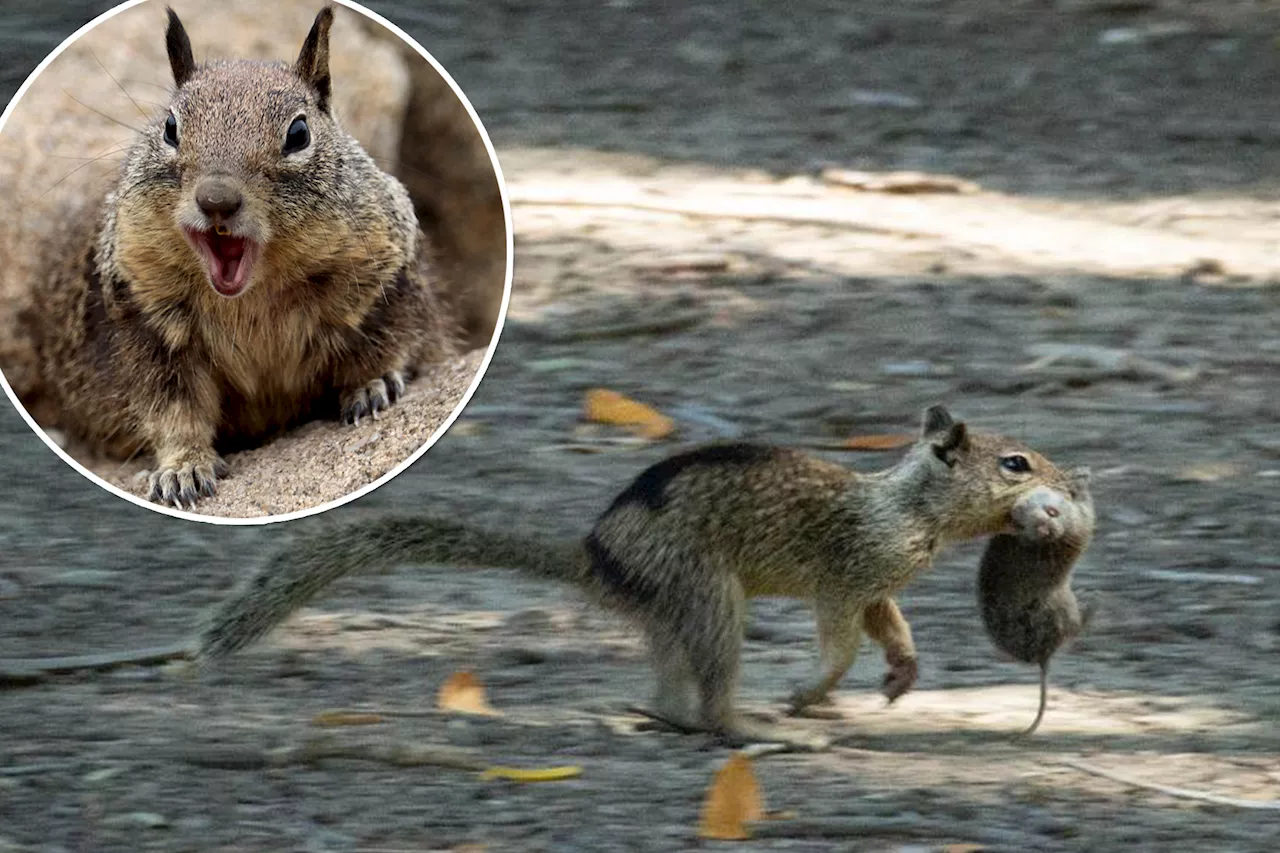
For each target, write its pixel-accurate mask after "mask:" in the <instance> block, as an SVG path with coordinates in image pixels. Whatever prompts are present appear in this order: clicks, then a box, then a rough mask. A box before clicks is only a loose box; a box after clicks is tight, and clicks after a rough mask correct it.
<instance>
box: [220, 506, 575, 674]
mask: <svg viewBox="0 0 1280 853" xmlns="http://www.w3.org/2000/svg"><path fill="white" fill-rule="evenodd" d="M412 563H437V564H445V565H450V566H469V567H494V568H511V569H518V570H520V571H523V572H527V573H529V574H532V575H535V576H538V577H544V578H547V579H549V580H559V581H565V582H568V583H581V582H582V581H583V580H584V579H585V578H586V573H587V561H586V557H585V554H584V552H583V549H582V546H581V544H579V543H576V542H556V541H544V540H541V539H538V538H536V537H528V536H523V537H522V536H514V535H510V534H506V533H498V532H494V531H487V530H479V529H477V528H474V527H467V526H465V525H461V524H455V523H453V522H449V521H443V520H441V519H434V518H408V517H402V518H382V519H378V520H371V521H367V522H360V523H358V524H353V525H350V526H347V527H341V528H338V529H337V530H332V531H328V532H325V533H323V534H321V535H319V536H316V537H314V538H311V539H309V540H307V541H304V542H301V543H299V544H298V545H296V546H295V547H292V548H289V549H287V550H284V551H281V552H280V553H278V554H276V555H275V556H273V557H271V558H270V559H269V560H268V561H267V563H266V565H264V566H263V567H262V568H261V569H259V570H258V571H257V572H256V573H255V574H254V575H253V576H252V577H250V578H249V580H248V581H247V582H246V583H244V584H243V585H241V587H240V588H239V589H238V590H236V591H235V592H233V593H232V594H231V595H230V596H229V597H228V598H227V600H226V601H224V602H222V604H220V605H218V607H217V608H216V609H215V610H214V611H213V613H212V614H211V615H210V616H209V618H208V620H207V622H206V623H205V625H204V626H203V628H202V629H201V632H200V634H199V636H198V637H197V639H196V647H197V650H196V652H195V656H196V658H197V659H209V658H220V657H225V656H226V655H229V654H232V653H233V652H235V651H237V650H239V649H242V648H244V647H245V646H248V645H249V644H251V643H253V642H254V641H255V640H257V639H258V638H260V637H262V636H263V635H265V634H267V633H268V632H270V631H271V630H272V629H273V628H275V627H276V626H277V625H279V624H280V623H281V622H284V621H285V619H287V618H288V617H289V615H290V614H291V613H293V612H294V611H295V610H297V609H299V608H300V607H302V606H303V605H305V604H306V603H307V602H309V601H311V600H312V599H314V598H315V597H316V596H318V595H319V594H320V593H321V592H323V591H324V590H325V588H326V587H328V586H329V584H331V583H333V582H334V581H336V580H338V579H339V578H341V577H343V576H345V575H350V574H357V573H364V572H377V571H385V570H388V569H394V568H396V567H397V566H400V565H404V564H412Z"/></svg>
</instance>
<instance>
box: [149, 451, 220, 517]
mask: <svg viewBox="0 0 1280 853" xmlns="http://www.w3.org/2000/svg"><path fill="white" fill-rule="evenodd" d="M226 473H227V463H226V462H224V461H223V459H222V457H220V456H215V457H214V458H213V461H212V462H209V463H206V464H197V463H186V464H184V465H179V466H177V467H173V468H162V469H161V470H159V471H154V472H152V474H151V476H150V478H149V481H148V482H149V488H148V491H147V500H150V501H153V502H155V503H158V504H163V505H165V506H172V507H174V508H175V509H181V510H187V511H191V510H194V509H195V506H196V502H197V501H199V500H200V498H201V497H213V496H214V495H215V494H217V492H218V478H219V477H221V476H225V475H226Z"/></svg>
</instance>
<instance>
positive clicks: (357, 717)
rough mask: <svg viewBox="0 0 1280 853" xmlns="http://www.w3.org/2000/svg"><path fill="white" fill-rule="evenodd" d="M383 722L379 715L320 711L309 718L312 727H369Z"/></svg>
mask: <svg viewBox="0 0 1280 853" xmlns="http://www.w3.org/2000/svg"><path fill="white" fill-rule="evenodd" d="M381 722H383V718H382V715H381V714H362V713H359V712H356V711H321V712H320V713H319V714H316V715H315V716H314V717H312V718H311V725H313V726H325V727H328V726H371V725H373V724H375V723H381Z"/></svg>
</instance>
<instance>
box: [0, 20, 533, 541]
mask: <svg viewBox="0 0 1280 853" xmlns="http://www.w3.org/2000/svg"><path fill="white" fill-rule="evenodd" d="M0 196H3V197H4V198H6V199H8V200H9V203H8V205H7V206H6V210H7V213H5V214H3V215H0V369H2V370H3V375H4V379H5V390H6V391H7V392H8V393H9V396H10V397H11V398H12V399H13V401H14V402H15V404H17V405H18V406H19V408H20V410H21V411H22V412H23V414H24V417H26V419H27V421H28V423H30V424H31V426H32V427H33V429H35V430H36V432H37V433H38V434H40V435H41V436H42V437H43V438H44V439H45V441H46V442H47V443H48V444H49V446H50V447H52V448H53V449H54V450H55V451H56V452H57V453H58V454H59V455H61V456H62V457H63V458H64V459H65V460H66V461H67V462H68V463H69V464H71V465H73V466H75V467H76V468H77V469H79V470H80V471H81V472H82V473H84V474H85V475H86V476H88V477H90V478H92V479H94V480H95V481H97V482H98V483H99V484H100V485H102V486H104V487H105V488H107V489H109V490H110V491H112V492H114V493H116V494H118V495H120V496H122V497H126V498H128V499H130V500H132V501H134V502H136V503H139V504H143V505H146V506H150V507H153V508H158V509H163V510H164V511H166V512H170V513H172V514H177V515H181V516H184V517H188V518H199V519H202V520H207V521H217V522H223V523H261V522H264V521H275V520H283V519H287V518H294V517H298V516H300V515H305V514H309V513H311V512H316V511H319V510H322V509H327V508H329V507H332V506H336V505H338V504H340V503H342V502H344V501H346V500H349V499H351V498H353V497H356V496H358V495H360V494H362V493H363V492H365V491H368V490H370V489H372V488H375V487H376V486H377V485H379V484H380V483H382V482H385V481H386V480H387V479H389V478H390V477H392V476H394V474H395V473H397V472H398V471H399V470H401V469H403V468H404V467H407V466H408V464H409V463H411V462H412V461H413V460H414V459H416V458H417V457H418V456H419V455H421V454H422V453H423V452H425V451H426V449H427V448H429V447H430V446H431V444H432V443H433V442H434V441H435V439H436V438H438V437H439V436H440V435H441V434H442V433H443V432H444V430H445V429H447V427H448V425H449V424H450V423H452V421H453V419H454V418H455V417H456V416H457V414H458V413H459V412H460V411H461V409H462V407H463V406H464V405H465V404H466V401H467V400H468V399H469V398H470V396H471V393H472V392H473V391H474V390H475V387H476V385H477V384H478V383H479V381H480V378H481V376H482V375H483V373H484V370H485V368H486V367H487V365H488V361H489V358H490V357H491V356H492V353H493V349H494V347H495V346H496V343H497V337H498V333H499V331H500V329H501V324H502V317H503V314H504V312H505V310H506V302H507V294H508V292H509V289H510V284H511V246H512V241H511V225H510V210H509V206H508V205H507V202H506V198H505V190H504V187H503V183H502V175H501V171H500V169H499V166H498V162H497V159H496V157H495V155H494V152H493V146H492V145H491V143H490V142H489V138H488V136H487V135H486V133H485V131H484V128H483V127H482V125H481V124H480V121H479V119H478V117H477V116H476V115H475V112H474V110H473V109H472V108H471V105H470V104H469V103H468V102H467V100H466V98H465V96H464V95H463V93H462V91H461V90H460V89H458V87H457V85H456V84H455V83H454V82H453V80H452V79H451V78H450V77H449V76H448V74H447V73H446V72H445V71H444V69H443V68H441V67H440V65H439V64H438V63H436V61H435V60H434V59H432V58H431V56H430V55H429V54H428V53H427V52H426V51H425V50H424V49H423V48H422V47H421V46H419V45H417V44H416V43H414V42H413V41H412V40H411V39H409V38H408V36H406V35H405V34H404V33H402V32H401V31H399V30H398V29H397V28H396V27H395V26H394V25H393V24H391V23H389V22H388V21H386V20H384V19H382V18H380V17H379V16H377V15H375V14H373V13H372V12H369V11H367V10H365V9H363V8H361V7H359V6H357V5H355V4H354V3H349V2H347V0H340V5H332V4H329V5H322V4H321V3H319V2H314V0H273V2H271V3H262V2H261V0H225V2H219V3H216V4H210V3H204V2H197V0H172V3H171V8H169V7H166V6H165V5H164V4H163V3H161V2H157V0H138V2H134V3H126V4H124V5H122V6H120V7H117V8H116V9H114V10H112V11H111V12H108V13H107V14H105V15H103V16H102V17H101V18H99V19H97V20H95V21H93V22H92V23H90V24H89V25H87V26H86V27H85V28H83V29H82V30H81V31H80V32H79V33H77V34H76V35H75V36H73V37H72V38H71V39H68V40H67V42H65V43H64V44H63V45H62V46H61V47H59V48H58V50H56V51H54V53H53V54H51V55H50V56H49V57H48V58H47V59H46V60H45V61H44V62H43V63H42V64H41V65H40V67H39V68H38V69H37V70H36V72H35V73H34V74H32V75H31V77H30V78H28V80H27V81H26V83H25V84H24V85H23V86H22V88H21V89H19V91H18V95H17V97H15V98H14V100H13V102H12V103H10V104H9V106H8V108H7V109H6V110H5V112H4V117H3V119H2V120H0Z"/></svg>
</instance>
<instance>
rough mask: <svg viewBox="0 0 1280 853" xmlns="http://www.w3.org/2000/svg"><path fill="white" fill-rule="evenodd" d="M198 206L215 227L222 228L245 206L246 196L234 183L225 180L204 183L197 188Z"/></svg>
mask: <svg viewBox="0 0 1280 853" xmlns="http://www.w3.org/2000/svg"><path fill="white" fill-rule="evenodd" d="M196 205H197V206H199V208H200V210H201V211H202V212H203V213H204V215H205V216H207V217H209V218H210V219H211V220H213V223H214V227H215V228H217V227H220V226H222V223H223V220H226V219H230V218H231V217H232V216H235V215H236V213H237V212H239V210H240V208H241V207H243V206H244V195H243V194H242V193H241V192H240V190H239V189H238V188H237V187H236V186H235V185H234V184H232V183H230V182H228V181H223V180H216V179H214V180H207V181H202V182H201V183H200V184H198V185H197V186H196Z"/></svg>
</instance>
